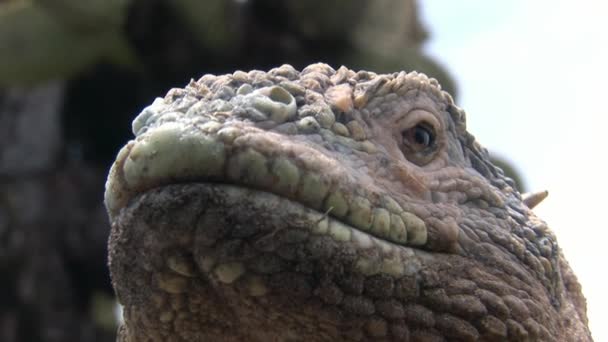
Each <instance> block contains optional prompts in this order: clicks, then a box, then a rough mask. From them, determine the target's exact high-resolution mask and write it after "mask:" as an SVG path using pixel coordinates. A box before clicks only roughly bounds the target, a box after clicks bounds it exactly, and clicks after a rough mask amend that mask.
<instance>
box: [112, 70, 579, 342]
mask: <svg viewBox="0 0 608 342" xmlns="http://www.w3.org/2000/svg"><path fill="white" fill-rule="evenodd" d="M133 133H134V134H135V139H134V140H132V141H130V142H129V143H128V144H127V145H126V146H125V147H124V148H123V149H122V150H121V151H120V153H119V154H118V157H117V160H116V162H115V163H114V165H113V167H112V170H111V172H110V175H109V177H108V182H107V184H106V196H105V201H106V206H107V208H108V212H109V214H110V217H111V221H112V224H113V231H112V236H111V238H110V267H111V271H112V275H113V281H114V285H115V288H116V290H117V294H118V297H119V300H120V301H121V303H122V304H123V305H124V306H125V326H124V328H123V331H122V336H123V337H122V338H123V339H124V340H125V341H131V340H133V341H139V340H146V339H151V340H155V339H158V340H168V339H169V338H176V340H180V341H181V340H183V341H198V340H201V339H203V340H205V339H209V340H214V339H223V340H255V341H266V340H331V341H335V340H372V339H389V340H408V339H412V340H433V338H435V339H436V340H440V339H447V340H476V339H486V340H501V339H510V340H526V339H533V340H537V339H540V340H551V339H557V338H558V336H565V335H564V334H566V333H567V332H568V331H570V332H571V333H573V334H579V335H571V336H583V337H588V331H587V330H586V327H585V324H586V318H585V313H584V300H583V299H582V297H580V292H577V289H576V288H575V289H571V288H572V286H575V285H577V283H576V280H575V278H573V276H572V275H571V273H570V270H569V268H568V266H567V264H565V261H564V260H563V258H562V257H561V254H560V250H559V248H558V245H557V242H556V239H555V237H554V236H553V234H552V233H551V232H550V231H549V230H548V229H547V227H546V225H545V224H544V222H542V221H540V220H539V219H537V218H536V217H535V216H534V214H533V213H532V212H531V211H530V209H529V208H528V206H526V204H525V202H524V201H523V200H522V197H521V195H520V194H519V193H518V191H517V190H515V188H514V185H513V182H512V181H511V180H510V179H508V178H506V177H505V176H504V175H503V173H502V171H501V170H500V169H498V168H496V167H495V166H493V165H492V163H491V162H490V160H489V158H488V154H487V152H486V151H485V150H484V149H483V148H482V147H480V145H478V144H477V142H476V141H475V139H474V138H473V136H472V135H470V134H469V133H468V132H467V131H466V124H465V115H464V112H463V111H462V110H461V109H459V108H458V107H457V106H455V105H454V102H453V100H452V98H451V97H450V95H449V94H447V93H446V92H444V91H442V90H441V88H440V86H439V85H438V84H437V82H436V81H435V80H434V79H430V78H427V77H426V76H425V75H423V74H418V73H415V72H412V73H405V72H400V73H394V74H390V75H377V74H374V73H371V72H366V71H360V72H354V71H351V70H348V69H347V68H344V67H342V68H340V69H338V70H337V71H335V70H333V69H332V68H331V67H329V66H327V65H324V64H315V65H311V66H309V67H307V68H305V69H304V70H302V71H301V72H298V71H296V70H294V69H293V68H292V67H290V66H288V65H284V66H282V67H279V68H276V69H273V70H270V71H269V72H262V71H251V72H248V73H245V72H242V71H237V72H235V73H234V74H231V75H223V76H213V75H206V76H203V77H202V78H201V79H200V80H198V81H196V82H195V81H192V82H191V83H190V84H189V85H188V86H186V87H185V88H184V89H173V90H171V91H170V92H169V93H168V94H167V96H165V98H162V99H161V98H159V99H157V100H155V101H154V103H153V104H152V105H151V106H149V107H147V108H146V109H144V110H143V111H142V113H140V114H139V116H138V117H137V118H136V119H135V120H134V122H133ZM569 287H570V288H569ZM575 287H576V286H575ZM569 291H571V292H573V293H574V295H573V296H574V297H575V298H574V299H572V298H571V294H570V292H569ZM565 316H567V317H565ZM585 334H587V335H585Z"/></svg>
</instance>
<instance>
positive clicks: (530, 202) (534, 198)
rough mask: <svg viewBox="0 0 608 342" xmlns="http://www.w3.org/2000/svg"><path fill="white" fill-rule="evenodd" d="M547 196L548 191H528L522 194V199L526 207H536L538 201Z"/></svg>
mask: <svg viewBox="0 0 608 342" xmlns="http://www.w3.org/2000/svg"><path fill="white" fill-rule="evenodd" d="M547 196H549V191H547V190H545V191H539V192H528V193H525V194H523V195H522V200H523V201H524V204H525V205H527V206H528V208H530V209H532V208H534V207H536V206H537V205H538V204H539V203H540V202H542V201H543V200H544V199H545V198H547Z"/></svg>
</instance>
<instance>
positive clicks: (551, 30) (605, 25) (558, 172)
mask: <svg viewBox="0 0 608 342" xmlns="http://www.w3.org/2000/svg"><path fill="white" fill-rule="evenodd" d="M420 3H421V5H422V6H421V7H422V8H421V11H422V15H423V18H424V20H425V24H426V26H427V28H428V29H429V31H430V33H431V39H430V41H429V42H428V43H427V45H426V51H427V52H428V53H429V54H431V55H433V56H435V57H436V59H437V60H438V61H439V62H441V63H442V64H444V65H445V66H446V67H447V69H448V70H449V71H450V73H451V74H452V75H453V76H454V78H455V79H456V83H457V85H458V90H459V98H458V99H457V100H458V104H459V106H460V107H462V108H464V109H465V110H466V112H467V123H468V128H469V131H470V132H472V133H473V134H474V135H475V136H476V137H477V138H478V140H479V141H480V142H481V143H482V144H483V145H484V146H486V147H488V148H489V149H490V151H492V152H494V153H496V154H498V155H500V156H502V157H504V158H506V159H508V160H510V161H512V162H513V163H514V164H515V165H516V167H517V168H518V169H519V170H520V171H521V173H522V174H523V175H524V181H525V183H526V185H527V186H528V188H530V189H532V190H544V189H547V190H549V192H550V194H549V198H548V199H547V200H545V202H543V203H542V204H541V205H540V206H539V207H537V209H535V212H536V213H537V214H538V215H539V216H540V217H541V218H543V219H544V220H545V221H547V222H548V223H549V226H550V227H551V228H552V229H553V230H554V231H555V232H556V235H557V237H558V241H559V243H560V245H561V247H562V249H563V250H564V252H565V254H566V257H567V258H568V260H569V261H570V264H571V266H572V267H573V268H574V270H575V272H576V273H577V275H578V277H579V280H580V282H581V283H582V285H583V291H584V293H585V295H586V297H587V301H588V313H589V318H590V324H591V329H592V333H593V335H594V338H595V340H596V341H608V325H607V324H605V323H604V322H605V321H606V320H607V318H608V295H607V292H608V290H606V288H607V287H608V284H607V283H606V282H607V281H608V277H607V276H606V274H607V273H608V265H606V264H605V263H606V262H607V261H608V257H607V254H608V241H607V240H608V218H607V215H608V201H606V198H608V179H607V178H606V177H608V172H606V170H607V169H606V165H607V161H608V158H607V157H606V154H607V153H606V148H607V147H608V142H607V139H608V132H607V130H606V129H607V124H608V104H607V101H608V86H607V85H606V84H607V82H608V2H604V1H597V0H569V1H567V0H550V1H549V0H536V1H526V0H495V1H487V0H461V1H450V0H420Z"/></svg>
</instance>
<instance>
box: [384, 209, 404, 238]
mask: <svg viewBox="0 0 608 342" xmlns="http://www.w3.org/2000/svg"><path fill="white" fill-rule="evenodd" d="M388 236H389V239H390V240H391V241H394V242H396V243H399V244H405V243H406V242H407V229H406V228H405V224H404V223H403V219H402V218H401V216H399V215H397V214H391V228H390V233H389V234H388Z"/></svg>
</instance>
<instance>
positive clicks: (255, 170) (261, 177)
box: [105, 121, 428, 247]
mask: <svg viewBox="0 0 608 342" xmlns="http://www.w3.org/2000/svg"><path fill="white" fill-rule="evenodd" d="M213 125H217V122H214V121H209V122H207V123H206V126H205V127H202V128H200V127H198V126H195V125H192V126H186V125H184V124H178V123H172V124H168V125H167V124H165V125H162V126H160V127H157V128H155V129H151V130H149V131H147V132H146V133H145V134H143V135H140V136H139V137H138V138H137V139H136V140H134V141H131V142H130V143H129V144H127V145H126V146H125V147H124V148H123V149H122V150H121V151H120V153H119V155H118V158H117V161H116V162H115V164H114V166H113V167H112V170H111V172H110V177H108V182H107V184H106V197H105V200H106V204H107V206H108V210H109V212H110V216H111V217H115V216H116V215H117V214H118V212H119V211H120V209H121V208H122V207H124V206H125V205H126V204H127V203H128V201H129V200H130V199H132V198H133V197H134V196H136V195H137V194H139V193H141V192H143V191H146V190H148V189H152V188H155V187H158V186H164V185H169V184H175V183H184V182H213V183H222V184H233V185H236V186H242V187H246V188H252V189H258V190H262V191H266V192H269V193H274V194H276V195H278V196H280V197H282V198H284V199H286V200H287V199H290V200H292V201H294V202H297V203H301V204H302V205H303V206H305V207H308V208H311V209H314V210H316V211H317V212H320V213H323V214H326V215H328V216H329V217H332V218H334V219H335V222H344V223H345V224H346V225H345V227H347V226H350V227H352V228H354V229H355V230H359V231H360V232H361V233H362V234H366V235H367V234H369V235H372V236H375V237H377V238H379V239H382V240H385V241H387V242H392V243H394V244H398V245H401V246H414V247H420V246H424V245H425V244H426V243H427V240H428V230H427V226H426V224H425V222H424V221H423V220H422V219H420V218H419V217H418V216H417V215H416V214H415V213H414V212H411V211H407V210H404V209H403V206H402V205H400V204H399V199H395V198H393V197H391V196H390V195H387V194H380V191H379V190H378V189H376V190H375V191H374V189H369V188H365V187H363V186H356V185H355V184H357V181H358V180H357V178H356V173H354V172H352V170H350V169H348V170H346V169H345V168H346V167H345V166H344V165H341V164H339V163H338V162H337V161H335V160H332V159H331V158H328V157H327V156H325V155H323V154H322V153H321V152H319V151H318V150H315V149H312V148H310V147H307V146H306V145H303V146H299V145H295V147H294V146H293V145H294V144H293V143H291V144H289V143H287V142H284V141H282V140H283V139H284V137H282V136H280V135H278V134H273V133H269V132H266V131H261V130H259V129H257V128H255V127H251V126H245V125H242V124H239V123H235V124H232V125H224V127H223V128H221V129H217V127H215V129H216V132H210V131H209V130H210V127H211V126H213ZM235 135H236V136H237V137H235ZM269 136H270V137H269ZM285 140H286V139H285ZM289 148H293V149H292V150H289ZM336 229H337V228H336Z"/></svg>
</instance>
